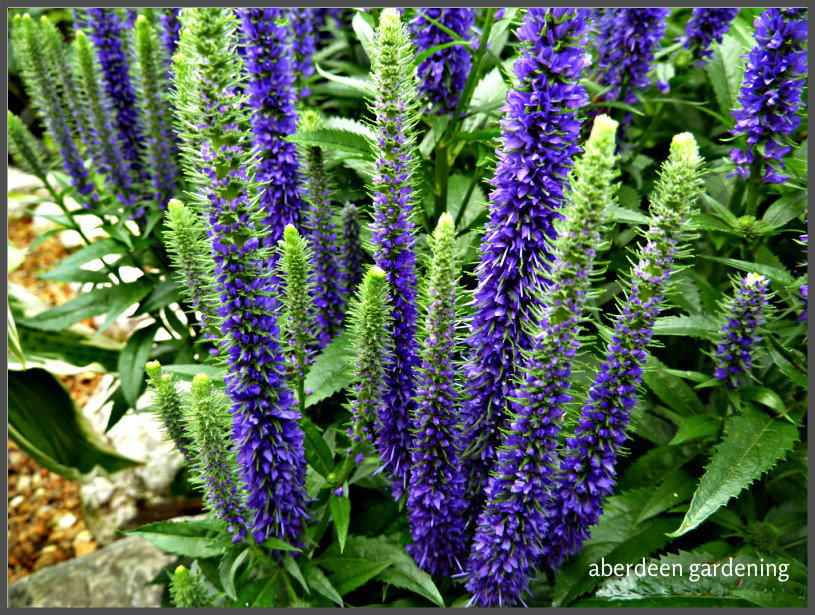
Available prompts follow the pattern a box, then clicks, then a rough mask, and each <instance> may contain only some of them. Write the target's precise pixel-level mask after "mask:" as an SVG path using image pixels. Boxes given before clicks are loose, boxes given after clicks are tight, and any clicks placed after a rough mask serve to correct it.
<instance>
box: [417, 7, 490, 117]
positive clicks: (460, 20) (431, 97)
mask: <svg viewBox="0 0 815 615" xmlns="http://www.w3.org/2000/svg"><path fill="white" fill-rule="evenodd" d="M427 17H430V18H431V19H434V20H435V21H438V22H439V23H441V24H443V25H444V26H446V27H447V28H448V29H450V30H452V31H453V32H455V33H456V34H458V35H459V36H460V37H461V38H463V39H464V40H467V32H468V31H469V30H470V28H471V27H472V25H473V22H474V21H475V13H474V12H473V10H472V9H426V8H420V9H416V16H415V17H414V18H413V19H412V20H411V22H410V32H411V34H412V35H413V40H414V41H415V43H416V46H417V52H418V53H422V52H423V51H426V50H428V49H432V48H433V47H436V46H437V45H442V44H444V43H450V42H453V41H454V40H455V39H454V38H453V37H452V36H450V34H448V33H447V32H445V31H444V30H442V29H441V28H439V27H438V26H437V25H436V24H434V23H433V22H432V21H429V20H428V19H427ZM471 65H472V58H471V54H470V52H469V51H468V50H467V49H465V48H464V47H463V46H462V45H455V46H453V47H448V48H447V49H442V50H441V51H437V52H436V53H433V54H431V55H430V56H428V57H427V58H426V59H425V60H424V61H422V63H421V64H419V82H420V83H421V91H422V94H423V95H424V97H425V98H426V99H427V100H428V101H429V103H430V106H431V108H432V109H433V111H434V112H435V113H437V114H439V115H442V114H445V113H453V111H455V109H456V105H458V99H459V97H460V96H461V92H462V90H463V89H464V84H465V82H466V81H467V75H469V73H470V66H471Z"/></svg>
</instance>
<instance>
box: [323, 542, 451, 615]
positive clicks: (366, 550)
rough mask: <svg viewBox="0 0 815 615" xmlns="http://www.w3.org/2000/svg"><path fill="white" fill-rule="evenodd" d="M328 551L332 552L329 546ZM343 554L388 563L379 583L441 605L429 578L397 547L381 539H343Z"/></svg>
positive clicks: (442, 604)
mask: <svg viewBox="0 0 815 615" xmlns="http://www.w3.org/2000/svg"><path fill="white" fill-rule="evenodd" d="M329 550H334V552H336V551H335V547H333V546H332V547H330V548H329ZM345 554H346V555H347V556H348V557H361V558H366V559H369V560H372V561H385V560H387V561H389V562H390V563H391V567H390V568H388V569H386V570H385V569H383V571H382V573H381V574H379V578H380V579H381V580H382V581H383V582H385V583H390V584H391V585H394V586H395V587H400V588H402V589H407V590H409V591H412V592H414V593H416V594H418V595H420V596H424V597H425V598H427V599H428V600H430V601H431V602H433V603H434V604H437V605H438V606H441V607H443V606H444V599H443V598H442V597H441V594H440V593H439V590H438V588H437V587H436V585H435V584H434V583H433V579H432V577H431V576H430V575H429V574H427V573H426V572H424V571H423V570H420V569H419V567H418V566H417V565H416V562H415V561H414V560H413V558H412V557H410V556H409V555H408V554H407V552H406V551H405V548H404V546H402V545H401V544H395V543H392V542H388V541H386V540H385V539H384V538H383V537H378V538H364V537H362V536H349V537H348V539H347V540H346V548H345ZM341 593H342V592H341Z"/></svg>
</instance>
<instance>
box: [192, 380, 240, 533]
mask: <svg viewBox="0 0 815 615" xmlns="http://www.w3.org/2000/svg"><path fill="white" fill-rule="evenodd" d="M225 406H226V399H225V398H224V396H223V394H222V393H221V392H220V391H216V390H215V389H213V387H212V382H211V381H210V380H209V378H208V377H207V375H206V374H197V375H196V376H195V378H193V379H192V388H191V389H190V399H189V407H188V408H187V409H186V416H185V429H186V431H187V434H189V438H190V440H191V441H192V443H193V446H192V449H191V455H192V460H193V463H194V466H195V471H194V472H195V476H196V478H197V481H198V482H199V483H200V484H201V486H202V487H203V489H204V495H205V498H204V501H205V504H206V507H207V509H208V510H210V511H212V513H213V514H214V515H215V517H216V518H217V519H222V520H224V521H225V522H226V523H227V530H228V531H229V533H230V534H232V542H238V541H239V540H242V539H243V537H244V536H245V535H246V516H247V515H246V507H245V505H244V501H243V500H244V497H245V491H244V485H243V484H242V483H241V482H240V481H239V480H238V471H237V467H236V463H235V452H234V450H232V447H231V446H230V439H229V431H230V429H229V412H227V410H226V407H225Z"/></svg>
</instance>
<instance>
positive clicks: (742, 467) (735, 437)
mask: <svg viewBox="0 0 815 615" xmlns="http://www.w3.org/2000/svg"><path fill="white" fill-rule="evenodd" d="M798 438H799V434H798V429H797V428H796V427H795V426H794V425H791V424H789V423H787V422H784V421H781V420H779V419H776V418H773V417H768V416H767V415H766V414H764V413H762V412H759V411H758V410H755V409H754V408H752V407H751V406H745V407H744V408H743V409H742V411H741V413H740V414H737V415H734V416H733V417H732V418H731V419H730V420H729V421H728V422H727V424H726V426H725V435H724V438H723V439H722V441H721V443H720V444H719V445H718V446H717V447H716V450H715V452H714V453H713V456H712V457H711V459H710V463H709V464H708V465H707V467H706V468H705V473H704V475H703V476H702V479H701V480H700V481H699V487H698V488H697V489H696V493H694V495H693V500H692V501H691V504H690V508H689V509H688V512H687V514H686V515H685V519H684V520H683V521H682V523H681V525H680V526H679V528H678V529H677V530H676V531H674V532H673V533H672V534H671V536H672V537H678V536H682V535H684V534H686V533H688V532H689V531H691V530H692V529H694V528H696V527H698V526H699V525H700V524H701V523H702V522H703V521H704V520H705V519H707V518H708V517H709V516H710V515H712V514H713V513H714V512H716V511H717V510H718V509H719V508H721V507H722V506H724V505H725V504H727V502H728V501H729V500H730V499H731V498H733V497H735V496H737V495H738V494H739V493H741V492H742V491H743V490H744V489H745V488H747V487H748V486H749V485H751V484H752V483H753V481H755V480H756V479H758V478H760V477H761V476H762V475H763V474H764V473H765V472H767V471H768V470H770V469H771V468H772V467H773V466H774V465H775V464H776V463H778V462H779V461H781V460H782V459H784V458H785V457H786V456H787V453H789V451H791V450H792V448H793V446H794V445H795V443H796V442H797V441H798Z"/></svg>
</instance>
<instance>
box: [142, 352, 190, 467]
mask: <svg viewBox="0 0 815 615" xmlns="http://www.w3.org/2000/svg"><path fill="white" fill-rule="evenodd" d="M145 369H146V371H147V387H148V389H149V390H150V391H151V392H152V393H153V406H152V410H153V412H154V413H155V414H156V416H158V418H159V419H160V420H161V423H162V425H163V426H164V432H165V433H166V434H167V436H168V438H169V439H170V440H172V441H173V442H175V446H176V448H177V449H178V450H179V451H181V453H182V454H183V455H184V457H186V458H187V461H190V459H191V455H190V446H191V441H190V438H189V437H188V435H187V433H186V430H185V429H184V413H183V411H182V409H181V396H180V395H179V393H178V386H177V385H176V381H175V379H174V378H173V376H172V375H171V374H164V373H162V370H161V363H159V362H158V361H148V362H147V365H146V366H145Z"/></svg>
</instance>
